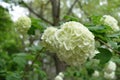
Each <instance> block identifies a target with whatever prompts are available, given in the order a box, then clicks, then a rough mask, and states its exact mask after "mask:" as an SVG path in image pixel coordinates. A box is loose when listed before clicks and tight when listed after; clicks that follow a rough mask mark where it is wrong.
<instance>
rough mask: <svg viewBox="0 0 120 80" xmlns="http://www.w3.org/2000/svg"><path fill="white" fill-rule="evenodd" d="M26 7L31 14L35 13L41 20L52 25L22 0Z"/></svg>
mask: <svg viewBox="0 0 120 80" xmlns="http://www.w3.org/2000/svg"><path fill="white" fill-rule="evenodd" d="M21 2H22V3H23V4H24V5H25V6H26V7H27V8H28V9H29V11H30V12H32V13H33V14H35V15H36V16H37V17H39V18H40V19H42V20H43V21H45V22H47V23H49V24H51V25H53V23H52V22H50V21H48V20H47V19H45V18H44V17H43V16H41V15H39V14H37V13H36V12H35V11H34V10H33V9H32V8H31V7H30V6H28V5H27V4H26V3H25V2H24V1H21Z"/></svg>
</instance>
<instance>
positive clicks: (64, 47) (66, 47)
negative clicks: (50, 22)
mask: <svg viewBox="0 0 120 80" xmlns="http://www.w3.org/2000/svg"><path fill="white" fill-rule="evenodd" d="M48 29H49V28H48ZM46 34H48V35H49V34H50V31H49V33H46V31H45V32H44V33H43V36H44V35H46ZM43 36H42V38H41V39H42V40H43V42H45V44H47V45H51V46H53V47H52V48H50V47H47V48H48V49H49V50H53V51H55V53H57V55H58V57H59V59H60V60H61V61H65V62H66V63H67V64H69V65H74V66H78V65H81V64H83V63H84V62H85V61H86V60H87V59H88V58H92V57H93V56H94V55H95V54H94V51H95V40H94V35H93V34H92V33H91V32H90V31H89V30H88V29H87V28H86V27H85V26H84V25H82V24H81V23H79V22H75V21H70V22H66V23H64V24H63V25H61V28H60V29H57V30H55V32H54V34H53V35H51V36H48V37H43ZM46 40H49V42H47V41H46ZM50 42H52V43H50Z"/></svg>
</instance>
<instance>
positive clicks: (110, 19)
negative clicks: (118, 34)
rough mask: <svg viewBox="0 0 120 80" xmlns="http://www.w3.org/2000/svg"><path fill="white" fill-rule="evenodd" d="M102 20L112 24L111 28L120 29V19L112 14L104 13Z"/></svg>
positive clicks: (105, 23)
mask: <svg viewBox="0 0 120 80" xmlns="http://www.w3.org/2000/svg"><path fill="white" fill-rule="evenodd" d="M101 21H102V22H103V24H104V25H107V26H110V28H111V29H112V30H113V31H119V30H120V28H119V26H118V21H117V20H116V19H115V18H114V17H112V16H110V15H104V16H103V17H102V18H101Z"/></svg>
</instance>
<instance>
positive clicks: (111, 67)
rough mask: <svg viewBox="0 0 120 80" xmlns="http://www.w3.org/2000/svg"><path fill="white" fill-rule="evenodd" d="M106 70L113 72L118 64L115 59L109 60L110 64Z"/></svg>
mask: <svg viewBox="0 0 120 80" xmlns="http://www.w3.org/2000/svg"><path fill="white" fill-rule="evenodd" d="M104 70H105V72H107V73H111V72H114V71H115V70H116V64H115V62H113V61H109V62H108V64H107V65H106V66H105V69H104Z"/></svg>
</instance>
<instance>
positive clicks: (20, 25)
mask: <svg viewBox="0 0 120 80" xmlns="http://www.w3.org/2000/svg"><path fill="white" fill-rule="evenodd" d="M15 26H16V28H17V30H18V31H19V32H21V33H24V32H27V30H28V29H29V28H30V27H31V19H30V18H29V17H27V16H21V17H19V18H18V20H17V21H16V22H15Z"/></svg>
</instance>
